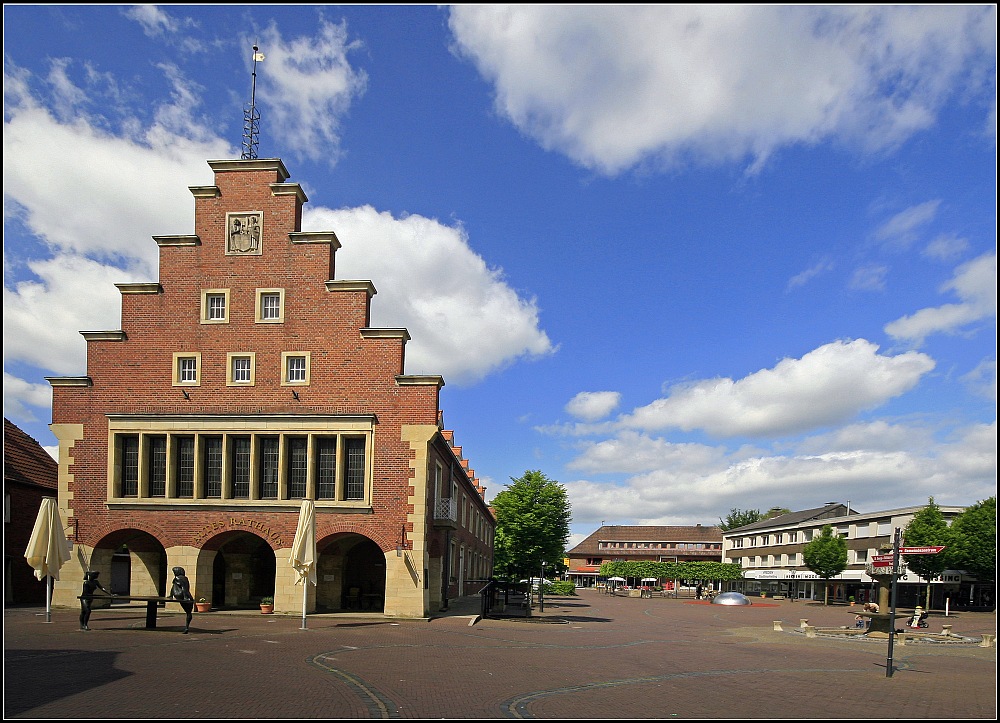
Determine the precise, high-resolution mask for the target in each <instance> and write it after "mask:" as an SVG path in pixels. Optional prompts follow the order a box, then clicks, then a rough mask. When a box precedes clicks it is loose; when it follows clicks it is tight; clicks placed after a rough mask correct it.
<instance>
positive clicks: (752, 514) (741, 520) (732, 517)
mask: <svg viewBox="0 0 1000 723" xmlns="http://www.w3.org/2000/svg"><path fill="white" fill-rule="evenodd" d="M764 517H765V515H764V513H763V512H761V511H760V510H739V509H737V508H735V507H734V508H733V509H731V510H729V514H728V515H726V516H725V517H720V518H719V527H720V528H721V529H722V531H723V532H728V531H729V530H735V529H736V528H737V527H743V526H744V525H752V524H753V523H754V522H760V521H761V520H763V519H764Z"/></svg>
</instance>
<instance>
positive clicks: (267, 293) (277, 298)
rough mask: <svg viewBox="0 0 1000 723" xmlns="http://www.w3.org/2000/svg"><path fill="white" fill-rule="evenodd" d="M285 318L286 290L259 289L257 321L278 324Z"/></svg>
mask: <svg viewBox="0 0 1000 723" xmlns="http://www.w3.org/2000/svg"><path fill="white" fill-rule="evenodd" d="M284 320H285V290H284V289H257V322H258V323H265V324H267V323H269V324H278V323H281V322H282V321H284Z"/></svg>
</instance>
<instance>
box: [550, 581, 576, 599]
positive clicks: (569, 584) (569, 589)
mask: <svg viewBox="0 0 1000 723" xmlns="http://www.w3.org/2000/svg"><path fill="white" fill-rule="evenodd" d="M545 594H546V595H576V583H574V582H573V581H572V580H556V581H555V582H550V583H548V584H547V585H545Z"/></svg>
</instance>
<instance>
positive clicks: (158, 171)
mask: <svg viewBox="0 0 1000 723" xmlns="http://www.w3.org/2000/svg"><path fill="white" fill-rule="evenodd" d="M5 80H6V78H5ZM22 88H23V86H22ZM175 91H176V94H175V96H174V98H173V99H172V100H173V101H175V103H176V105H172V104H165V105H163V106H162V107H161V108H160V109H159V111H158V112H157V114H156V115H157V120H156V121H155V122H154V123H153V124H152V125H151V126H150V127H149V128H147V129H145V130H144V131H142V132H140V133H137V134H135V135H134V136H131V137H129V136H115V135H112V134H110V133H108V132H107V131H105V130H102V129H101V126H102V125H103V123H102V121H101V120H99V119H90V118H88V117H86V116H78V117H77V118H75V119H74V120H73V121H72V122H60V121H59V120H57V119H56V118H55V117H54V116H53V115H51V114H50V113H49V112H48V111H47V110H46V109H44V108H42V107H41V106H39V105H38V104H37V103H36V102H35V101H34V100H33V99H32V98H31V97H30V96H27V95H24V94H22V95H20V96H19V98H18V99H17V100H18V102H17V103H16V104H13V105H8V106H7V108H6V109H5V110H6V116H5V121H4V126H3V151H4V158H3V179H4V216H5V218H7V217H8V216H10V215H12V214H15V213H16V214H17V215H20V216H22V218H23V221H24V223H25V224H26V225H27V226H28V227H29V228H30V230H31V231H32V233H34V234H35V235H37V236H38V237H39V238H41V239H42V240H43V241H44V242H45V243H46V244H48V245H49V246H51V247H54V248H56V249H59V250H60V251H67V252H71V253H76V254H85V255H89V256H92V257H94V258H104V259H110V258H116V257H125V258H131V259H135V260H136V261H138V262H141V263H142V264H143V265H144V266H145V269H146V270H145V277H146V278H144V279H122V280H125V281H138V280H149V279H150V278H152V277H151V276H150V275H151V274H152V273H153V271H154V270H155V268H156V263H157V259H158V253H157V247H156V244H154V243H153V241H152V238H151V237H152V236H153V235H154V234H167V233H185V232H189V231H190V228H191V224H192V219H191V208H192V200H191V193H190V191H188V188H187V187H188V186H189V185H197V184H199V183H210V182H211V178H212V175H211V169H209V167H208V164H207V163H206V162H205V160H206V159H209V158H220V157H223V158H225V157H230V156H231V155H232V154H233V152H232V150H231V148H230V146H228V144H226V143H224V142H223V141H221V140H220V139H217V138H211V137H209V136H207V135H205V134H204V133H202V134H201V135H202V137H201V138H200V139H192V134H191V132H190V131H191V128H192V127H193V126H196V125H197V124H196V123H195V121H193V120H192V119H191V117H190V114H189V109H190V105H189V104H190V94H189V93H188V92H187V91H186V90H182V86H178V85H175ZM5 100H7V97H6V96H5ZM124 125H129V126H132V125H133V124H132V123H128V122H126V123H125V124H124ZM70 149H72V152H70ZM111 169H114V170H113V172H111ZM108 219H114V223H113V224H110V225H109V223H108ZM109 226H110V228H109Z"/></svg>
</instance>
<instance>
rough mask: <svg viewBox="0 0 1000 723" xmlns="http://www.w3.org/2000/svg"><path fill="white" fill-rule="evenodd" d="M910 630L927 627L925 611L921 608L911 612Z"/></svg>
mask: <svg viewBox="0 0 1000 723" xmlns="http://www.w3.org/2000/svg"><path fill="white" fill-rule="evenodd" d="M910 627H911V628H926V627H927V611H926V610H924V609H923V608H922V607H919V606H918V607H917V609H916V610H914V611H913V617H912V618H910Z"/></svg>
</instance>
